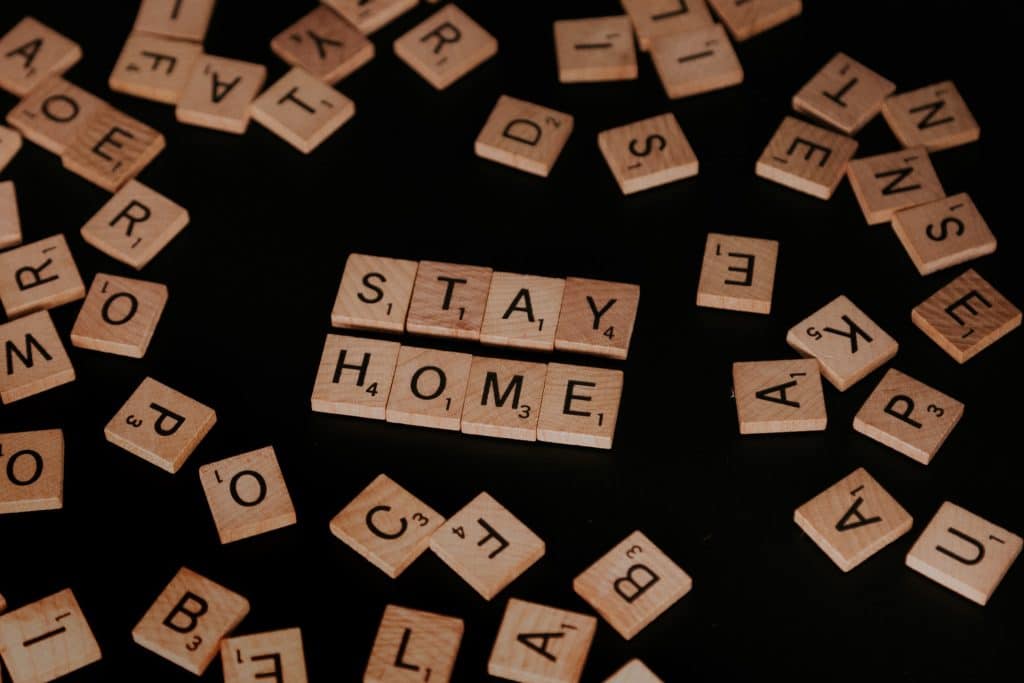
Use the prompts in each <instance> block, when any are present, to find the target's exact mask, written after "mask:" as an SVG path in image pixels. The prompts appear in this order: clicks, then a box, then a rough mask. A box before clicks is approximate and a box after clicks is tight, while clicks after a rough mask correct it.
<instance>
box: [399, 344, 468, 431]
mask: <svg viewBox="0 0 1024 683" xmlns="http://www.w3.org/2000/svg"><path fill="white" fill-rule="evenodd" d="M472 360H473V357H472V356H470V355H469V354H468V353H454V352H451V351H438V350H436V349H421V348H417V347H415V346H402V347H401V349H399V351H398V363H397V365H396V366H395V379H394V381H393V382H392V384H391V396H390V397H389V398H388V404H387V411H386V418H387V421H388V422H396V423H398V424H407V425H416V426H419V427H433V428H434V429H451V430H454V431H458V430H459V429H460V428H461V427H462V404H463V403H464V402H465V400H466V382H467V381H468V380H469V366H470V363H471V362H472Z"/></svg>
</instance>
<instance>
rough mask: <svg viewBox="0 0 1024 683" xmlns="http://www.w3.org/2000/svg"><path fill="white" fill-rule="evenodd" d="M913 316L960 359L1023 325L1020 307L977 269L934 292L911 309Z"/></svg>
mask: <svg viewBox="0 0 1024 683" xmlns="http://www.w3.org/2000/svg"><path fill="white" fill-rule="evenodd" d="M910 317H911V319H912V320H913V321H914V324H915V325H917V326H918V328H920V330H921V331H922V332H924V333H925V334H927V335H928V336H929V337H930V338H931V340H932V341H933V342H935V343H936V344H938V345H939V346H940V347H942V350H943V351H945V352H946V353H948V354H949V355H951V356H952V357H953V358H954V359H956V361H957V362H958V363H966V362H967V361H968V360H970V359H971V358H974V356H976V355H978V354H979V353H981V352H982V351H983V350H984V349H987V348H988V347H989V346H991V345H992V344H994V343H996V342H997V341H999V340H1000V339H1002V338H1003V337H1004V336H1005V335H1007V334H1009V333H1010V332H1012V331H1013V330H1015V329H1017V328H1018V327H1020V322H1021V313H1020V309H1019V308H1017V307H1016V306H1014V305H1013V304H1012V303H1010V302H1009V301H1007V299H1006V298H1005V297H1004V296H1003V295H1002V294H1000V293H999V292H997V291H996V289H995V288H994V287H993V286H992V285H990V284H989V283H988V282H986V281H985V280H984V279H983V278H982V277H981V276H980V275H978V274H977V273H976V272H974V270H973V269H971V270H968V271H967V272H965V273H964V274H963V275H961V276H960V277H958V278H956V279H955V280H953V281H952V282H950V283H949V284H948V285H946V286H945V287H943V288H942V289H940V290H939V291H937V292H935V294H932V295H931V296H930V297H928V298H927V299H925V300H924V301H923V302H922V303H920V304H918V305H917V306H915V307H914V310H913V311H911V315H910Z"/></svg>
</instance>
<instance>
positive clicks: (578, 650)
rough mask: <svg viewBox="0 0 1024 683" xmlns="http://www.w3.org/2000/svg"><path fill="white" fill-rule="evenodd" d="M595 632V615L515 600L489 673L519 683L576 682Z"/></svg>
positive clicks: (512, 600) (492, 658)
mask: <svg viewBox="0 0 1024 683" xmlns="http://www.w3.org/2000/svg"><path fill="white" fill-rule="evenodd" d="M596 630H597V619H595V618H594V617H592V616H589V615H586V614H578V613H576V612H568V611H566V610H561V609H557V608H554V607H547V606H545V605H538V604H536V603H533V602H526V601H525V600H517V599H516V598H512V599H510V600H509V601H508V606H507V607H506V608H505V616H504V617H503V618H502V620H501V627H500V628H499V629H498V637H497V639H496V640H495V641H494V649H493V650H492V651H491V658H490V660H489V661H488V662H487V673H489V674H490V675H492V676H497V677H498V678H504V679H506V680H510V681H519V683H577V682H578V681H579V680H580V676H582V675H583V665H584V664H585V663H586V661H587V654H589V652H590V643H591V641H592V640H593V639H594V631H596Z"/></svg>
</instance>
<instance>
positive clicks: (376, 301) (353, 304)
mask: <svg viewBox="0 0 1024 683" xmlns="http://www.w3.org/2000/svg"><path fill="white" fill-rule="evenodd" d="M416 268H417V264H416V261H407V260H405V259H395V258H386V257H383V256H367V255H365V254H349V256H348V260H347V261H345V272H344V273H343V274H342V276H341V285H340V286H339V287H338V296H337V297H336V298H335V300H334V309H333V310H332V311H331V324H332V325H334V326H335V327H351V328H354V329H357V330H384V331H387V332H403V331H404V330H405V318H406V313H407V312H408V310H409V300H410V299H411V297H412V289H413V283H414V282H415V280H416Z"/></svg>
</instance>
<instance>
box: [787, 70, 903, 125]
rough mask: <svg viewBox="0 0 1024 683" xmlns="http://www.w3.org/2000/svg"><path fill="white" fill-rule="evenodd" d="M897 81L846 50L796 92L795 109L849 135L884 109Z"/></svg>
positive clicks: (794, 97) (794, 98)
mask: <svg viewBox="0 0 1024 683" xmlns="http://www.w3.org/2000/svg"><path fill="white" fill-rule="evenodd" d="M895 90H896V84H895V83H893V82H891V81H889V80H886V79H885V78H882V77H881V76H879V75H878V74H877V73H875V72H874V71H872V70H871V69H869V68H867V67H866V66H864V65H863V64H861V63H860V62H858V61H856V60H855V59H851V58H850V57H848V56H846V55H845V54H843V53H842V52H837V53H836V56H835V57H833V58H832V59H830V60H828V63H827V64H825V66H823V67H822V68H821V70H820V71H818V73H816V74H814V76H813V77H811V80H809V81H807V83H806V84H805V85H804V87H802V88H800V90H799V92H797V94H796V95H793V109H795V110H796V111H798V112H801V113H803V114H807V115H809V116H813V117H814V118H816V119H820V120H821V121H824V122H825V123H827V124H828V125H830V126H832V127H833V128H836V129H837V130H840V131H842V132H844V133H846V134H847V135H855V134H856V133H857V131H859V130H860V129H861V128H863V127H864V125H865V124H866V123H867V122H868V121H870V120H871V119H873V118H875V115H876V114H878V112H880V111H881V110H882V101H883V100H885V98H886V97H888V96H889V95H891V94H892V93H893V91H895Z"/></svg>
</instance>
